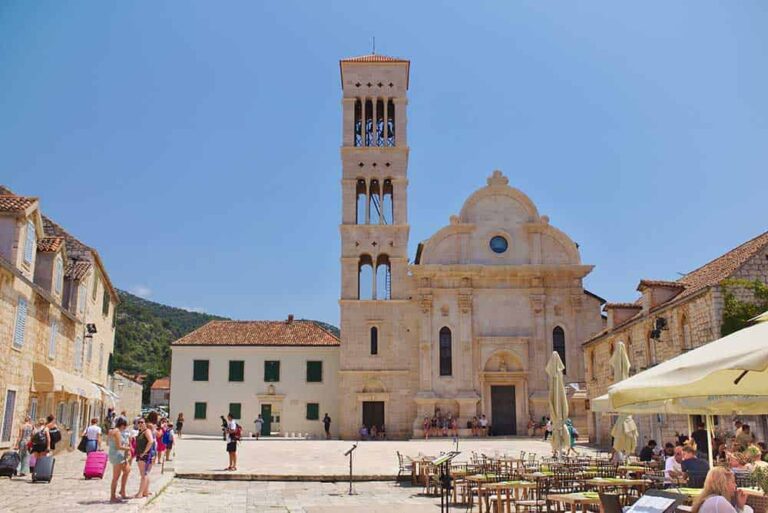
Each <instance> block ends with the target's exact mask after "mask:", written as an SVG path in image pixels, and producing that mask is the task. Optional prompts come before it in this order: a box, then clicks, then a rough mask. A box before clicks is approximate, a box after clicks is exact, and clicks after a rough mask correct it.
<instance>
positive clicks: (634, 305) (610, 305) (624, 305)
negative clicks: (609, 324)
mask: <svg viewBox="0 0 768 513" xmlns="http://www.w3.org/2000/svg"><path fill="white" fill-rule="evenodd" d="M642 307H643V305H641V304H639V303H606V304H605V306H604V307H603V308H605V309H606V310H611V309H613V308H635V309H638V310H639V309H640V308H642Z"/></svg>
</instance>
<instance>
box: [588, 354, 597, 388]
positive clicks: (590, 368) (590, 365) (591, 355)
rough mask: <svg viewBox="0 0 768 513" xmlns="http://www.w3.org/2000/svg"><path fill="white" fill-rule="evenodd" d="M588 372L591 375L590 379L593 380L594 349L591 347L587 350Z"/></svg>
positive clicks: (595, 377) (594, 376)
mask: <svg viewBox="0 0 768 513" xmlns="http://www.w3.org/2000/svg"><path fill="white" fill-rule="evenodd" d="M589 373H590V374H591V376H592V380H593V381H595V380H596V379H597V376H596V375H595V350H594V349H592V350H591V351H590V352H589Z"/></svg>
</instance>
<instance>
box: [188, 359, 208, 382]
mask: <svg viewBox="0 0 768 513" xmlns="http://www.w3.org/2000/svg"><path fill="white" fill-rule="evenodd" d="M208 367H209V361H208V360H194V361H193V362H192V381H208Z"/></svg>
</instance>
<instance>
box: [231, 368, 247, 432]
mask: <svg viewBox="0 0 768 513" xmlns="http://www.w3.org/2000/svg"><path fill="white" fill-rule="evenodd" d="M229 380H230V381H244V380H245V362H244V361H243V360H230V361H229ZM238 418H240V417H238Z"/></svg>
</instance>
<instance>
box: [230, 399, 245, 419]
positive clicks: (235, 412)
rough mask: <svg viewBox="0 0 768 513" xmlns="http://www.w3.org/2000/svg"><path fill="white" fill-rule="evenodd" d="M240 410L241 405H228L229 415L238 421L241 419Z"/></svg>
mask: <svg viewBox="0 0 768 513" xmlns="http://www.w3.org/2000/svg"><path fill="white" fill-rule="evenodd" d="M241 409H242V405H241V404H240V403H229V413H231V414H232V418H233V419H236V420H240V419H242V418H243V417H242V416H241V415H240V414H241V413H242V411H241Z"/></svg>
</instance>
